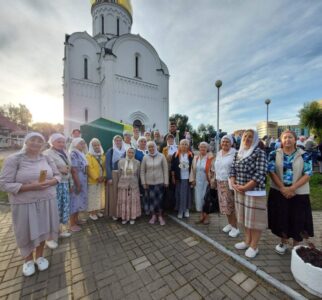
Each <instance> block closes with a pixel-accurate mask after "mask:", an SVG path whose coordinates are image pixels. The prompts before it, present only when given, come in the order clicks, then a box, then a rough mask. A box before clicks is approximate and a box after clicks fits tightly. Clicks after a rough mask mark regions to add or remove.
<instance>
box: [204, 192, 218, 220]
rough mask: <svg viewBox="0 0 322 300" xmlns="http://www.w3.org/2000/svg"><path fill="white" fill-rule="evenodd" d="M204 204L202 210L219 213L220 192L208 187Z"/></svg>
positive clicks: (208, 212)
mask: <svg viewBox="0 0 322 300" xmlns="http://www.w3.org/2000/svg"><path fill="white" fill-rule="evenodd" d="M204 201H205V202H204V205H203V207H202V212H204V213H206V214H211V213H218V212H219V202H218V194H217V190H215V189H211V188H210V187H208V188H207V191H206V194H205V197H204Z"/></svg>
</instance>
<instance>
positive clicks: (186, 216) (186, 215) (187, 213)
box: [184, 209, 190, 218]
mask: <svg viewBox="0 0 322 300" xmlns="http://www.w3.org/2000/svg"><path fill="white" fill-rule="evenodd" d="M184 217H185V218H189V217H190V214H189V209H186V211H185V212H184Z"/></svg>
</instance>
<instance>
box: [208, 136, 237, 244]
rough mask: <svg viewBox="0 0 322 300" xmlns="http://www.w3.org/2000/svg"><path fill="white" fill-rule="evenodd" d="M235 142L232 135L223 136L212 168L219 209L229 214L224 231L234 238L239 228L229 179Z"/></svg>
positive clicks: (224, 213) (234, 152)
mask: <svg viewBox="0 0 322 300" xmlns="http://www.w3.org/2000/svg"><path fill="white" fill-rule="evenodd" d="M233 143H234V140H233V138H232V137H231V136H230V135H225V136H223V137H222V138H221V143H220V145H221V150H220V151H219V152H218V154H217V157H216V160H215V163H214V165H213V168H212V170H213V172H214V174H215V178H216V183H217V191H218V200H219V209H220V212H221V213H222V214H223V215H226V216H227V220H228V224H227V225H226V226H225V227H224V228H223V232H225V233H228V235H229V236H230V237H233V238H234V237H237V236H238V235H239V229H237V219H236V215H235V203H234V192H233V190H232V189H231V188H230V187H229V181H228V180H229V172H230V168H231V165H232V163H233V160H234V157H235V154H236V150H235V149H234V148H232V145H233Z"/></svg>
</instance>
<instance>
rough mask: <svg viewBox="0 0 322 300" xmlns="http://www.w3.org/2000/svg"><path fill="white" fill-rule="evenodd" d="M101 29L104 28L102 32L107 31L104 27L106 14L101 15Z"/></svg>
mask: <svg viewBox="0 0 322 300" xmlns="http://www.w3.org/2000/svg"><path fill="white" fill-rule="evenodd" d="M101 30H102V34H104V33H105V28H104V16H103V15H101Z"/></svg>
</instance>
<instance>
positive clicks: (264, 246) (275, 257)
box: [183, 211, 322, 299]
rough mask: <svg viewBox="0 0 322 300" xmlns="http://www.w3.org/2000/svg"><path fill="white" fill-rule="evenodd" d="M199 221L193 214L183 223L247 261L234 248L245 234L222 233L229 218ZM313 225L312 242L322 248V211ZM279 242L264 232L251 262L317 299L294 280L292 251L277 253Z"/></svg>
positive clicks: (220, 217) (315, 215)
mask: <svg viewBox="0 0 322 300" xmlns="http://www.w3.org/2000/svg"><path fill="white" fill-rule="evenodd" d="M198 219H199V214H197V213H192V214H191V216H190V218H189V219H183V221H184V222H186V223H187V224H190V225H191V226H192V227H194V228H196V229H198V230H199V231H201V232H202V233H204V234H206V235H207V236H209V237H210V238H212V239H213V240H215V241H217V242H218V243H220V244H221V245H224V246H225V247H226V248H227V249H229V250H231V251H233V252H234V253H236V254H239V255H240V256H242V257H244V258H245V259H247V258H246V256H244V251H240V250H236V249H235V248H234V244H235V243H236V242H239V241H242V238H243V234H241V236H240V237H237V238H230V237H229V236H228V235H227V234H225V233H224V232H223V231H222V228H223V227H224V226H225V225H226V224H227V223H226V222H227V221H226V220H227V218H226V217H225V216H223V215H218V214H213V215H211V218H210V224H209V225H195V222H196V221H197V220H198ZM313 223H314V231H315V237H314V238H313V239H312V241H313V242H314V244H315V245H316V247H318V248H322V212H321V211H320V212H313ZM278 242H279V239H278V238H277V237H276V236H274V235H273V234H272V233H271V232H270V231H269V230H266V231H265V232H263V235H262V238H261V240H260V243H259V250H260V253H259V255H258V256H257V257H256V258H255V259H252V260H249V261H250V262H251V263H253V264H255V265H256V266H257V267H259V268H260V269H262V270H263V271H265V272H266V273H268V274H270V275H271V276H273V277H274V278H276V279H278V280H279V281H281V282H282V283H284V284H286V285H288V286H289V287H291V288H292V289H294V290H295V291H297V292H299V293H301V294H302V295H303V296H305V297H306V298H309V299H316V298H315V297H314V296H312V295H311V294H310V293H308V292H306V291H305V290H304V289H303V288H302V287H301V286H299V285H298V284H297V283H296V281H295V280H294V278H293V275H292V273H291V267H290V263H291V251H288V252H287V253H286V254H285V255H283V256H281V255H279V254H277V253H275V251H274V248H275V246H276V245H277V244H278Z"/></svg>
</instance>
